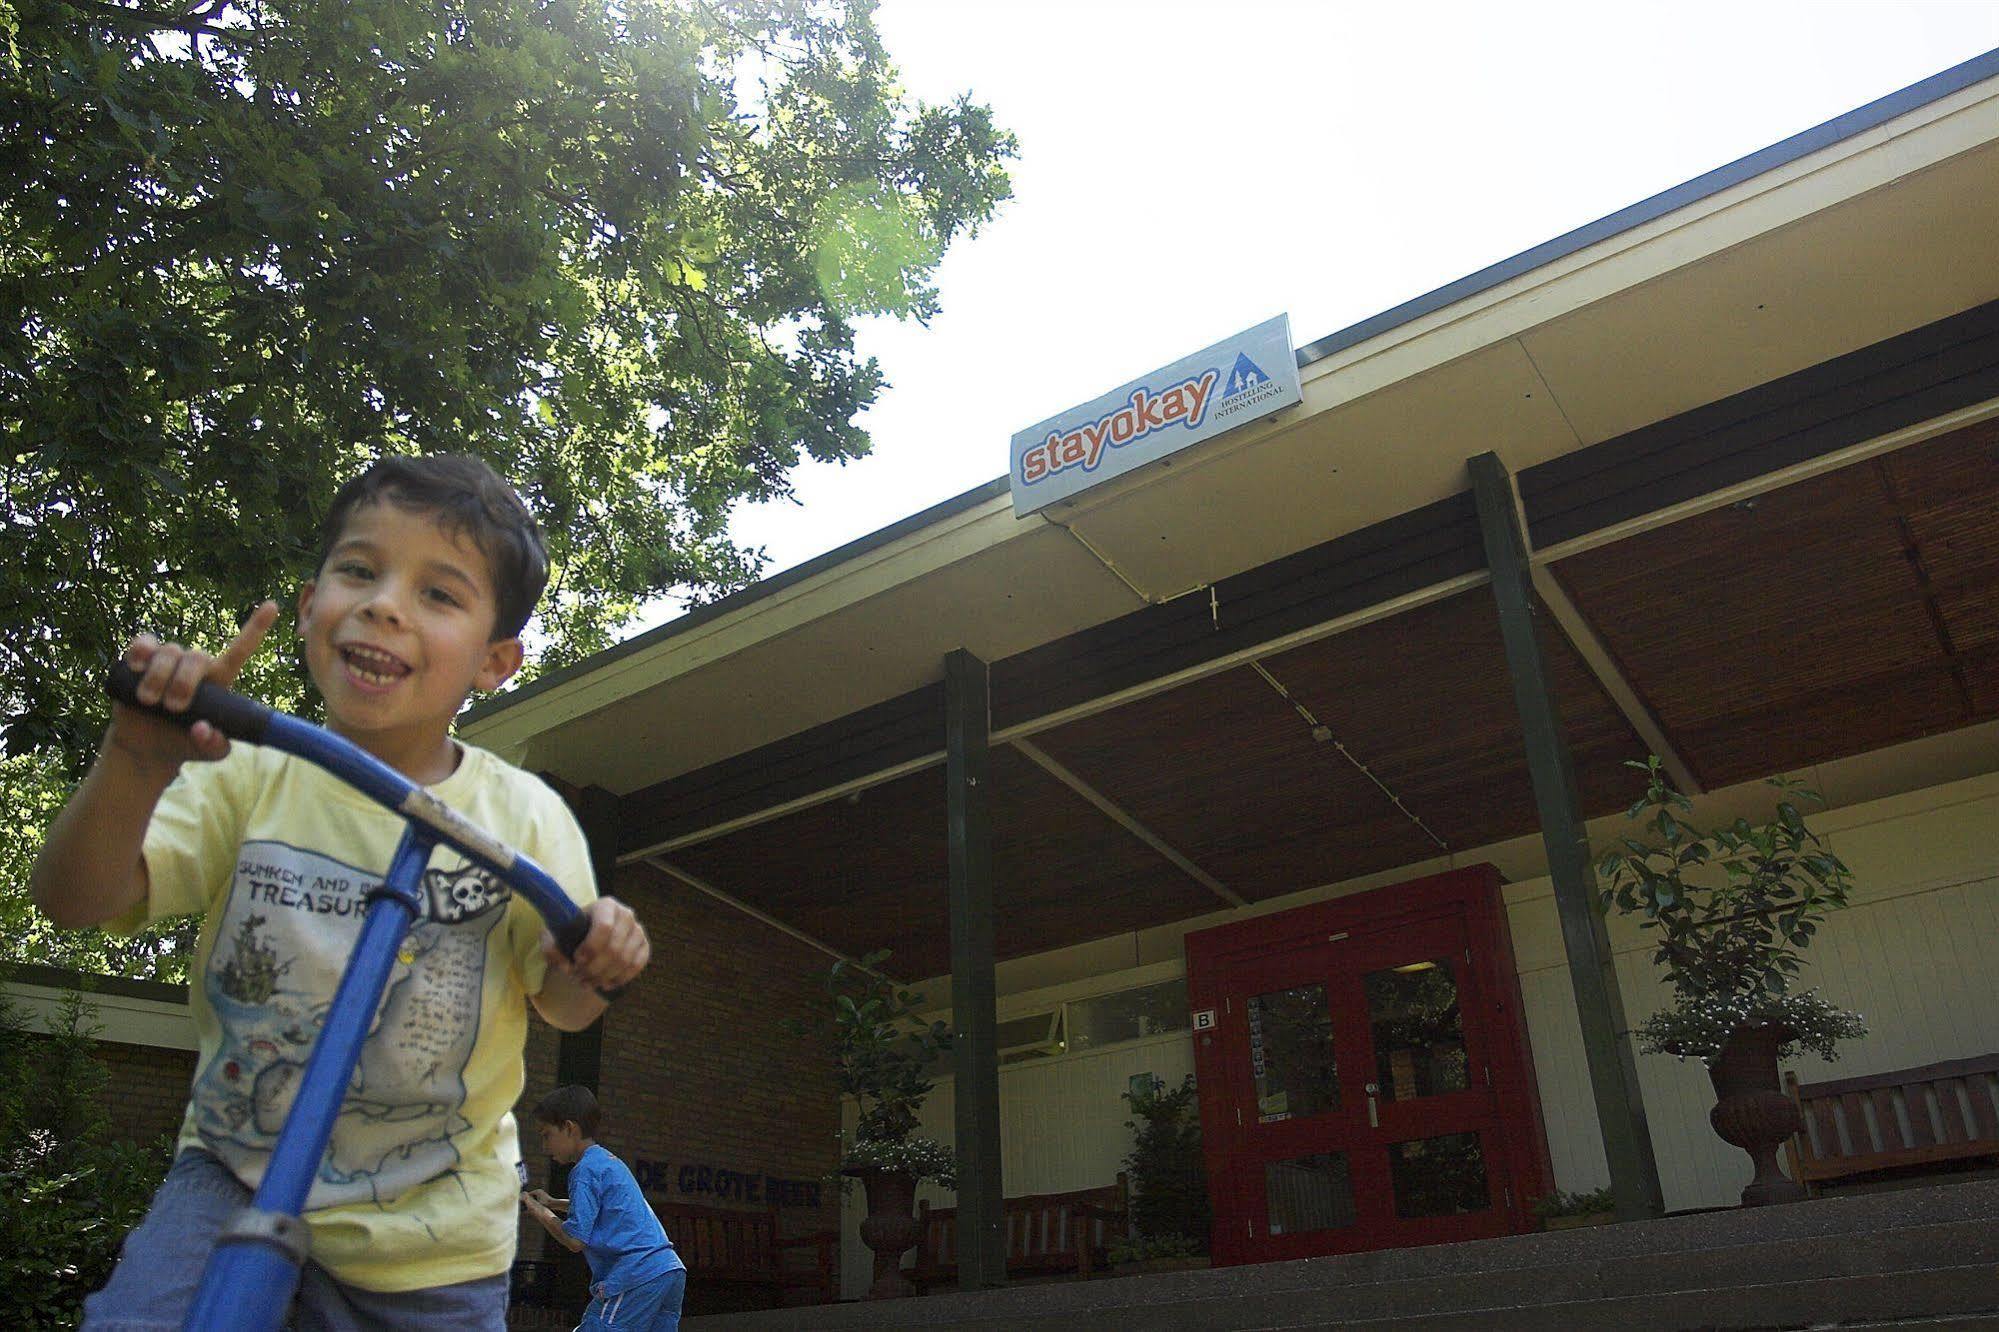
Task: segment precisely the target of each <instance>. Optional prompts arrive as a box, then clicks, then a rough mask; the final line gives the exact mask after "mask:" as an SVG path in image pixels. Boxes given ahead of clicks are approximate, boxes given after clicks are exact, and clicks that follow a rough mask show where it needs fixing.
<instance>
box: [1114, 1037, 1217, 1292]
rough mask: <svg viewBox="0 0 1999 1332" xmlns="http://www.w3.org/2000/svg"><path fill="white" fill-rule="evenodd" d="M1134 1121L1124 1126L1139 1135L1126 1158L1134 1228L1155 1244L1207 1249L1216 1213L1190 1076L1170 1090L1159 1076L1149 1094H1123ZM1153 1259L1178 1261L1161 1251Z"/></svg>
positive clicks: (1195, 1249) (1132, 1227)
mask: <svg viewBox="0 0 1999 1332" xmlns="http://www.w3.org/2000/svg"><path fill="white" fill-rule="evenodd" d="M1121 1095H1122V1096H1123V1097H1124V1100H1125V1102H1126V1103H1127V1104H1128V1105H1130V1106H1131V1112H1132V1114H1133V1115H1134V1116H1135V1118H1132V1119H1127V1120H1126V1121H1125V1127H1126V1128H1128V1129H1131V1130H1132V1132H1133V1133H1134V1134H1135V1137H1134V1139H1133V1141H1132V1147H1131V1154H1130V1155H1128V1156H1126V1157H1125V1158H1124V1167H1125V1170H1126V1172H1127V1173H1128V1174H1129V1176H1130V1183H1131V1190H1132V1197H1131V1229H1132V1232H1133V1234H1134V1235H1135V1236H1136V1237H1138V1238H1139V1239H1142V1240H1146V1241H1152V1242H1155V1244H1156V1243H1159V1242H1164V1241H1168V1240H1170V1239H1175V1238H1178V1239H1184V1240H1185V1241H1186V1243H1187V1244H1188V1246H1189V1247H1188V1248H1187V1249H1186V1250H1184V1252H1187V1253H1206V1252H1207V1251H1208V1230H1209V1227H1210V1226H1211V1225H1212V1224H1213V1219H1214V1217H1213V1212H1212V1209H1211V1208H1210V1206H1209V1203H1208V1175H1207V1167H1206V1165H1205V1163H1204V1162H1203V1161H1202V1159H1201V1112H1200V1108H1199V1106H1198V1104H1197V1102H1196V1101H1195V1090H1194V1077H1193V1075H1192V1074H1191V1073H1190V1074H1188V1075H1187V1076H1186V1077H1185V1078H1183V1079H1182V1080H1181V1082H1180V1085H1179V1086H1178V1087H1175V1088H1173V1089H1172V1090H1171V1091H1168V1090H1167V1089H1166V1084H1165V1083H1163V1082H1161V1081H1160V1080H1159V1079H1157V1078H1155V1079H1153V1081H1152V1086H1151V1088H1150V1089H1149V1090H1146V1091H1140V1092H1129V1091H1128V1092H1123V1093H1121ZM1147 1256H1150V1257H1162V1256H1165V1257H1179V1256H1181V1255H1180V1254H1179V1253H1173V1254H1166V1253H1164V1252H1163V1251H1162V1252H1158V1253H1152V1254H1148V1255H1147Z"/></svg>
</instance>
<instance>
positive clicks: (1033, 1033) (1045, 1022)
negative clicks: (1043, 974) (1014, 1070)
mask: <svg viewBox="0 0 1999 1332" xmlns="http://www.w3.org/2000/svg"><path fill="white" fill-rule="evenodd" d="M993 1034H994V1036H995V1037H996V1038H997V1039H996V1040H995V1041H994V1044H996V1045H997V1046H998V1047H999V1061H1000V1063H1002V1064H1018V1063H1020V1062H1021V1061H1022V1060H1025V1059H1046V1058H1047V1057H1048V1056H1049V1055H1056V1054H1061V1053H1062V1051H1063V1049H1064V1048H1065V1047H1064V1045H1063V1043H1062V1009H1061V1008H1060V1006H1057V1007H1056V1008H1054V1009H1053V1010H1051V1011H1049V1012H1046V1013H1034V1014H1031V1015H1029V1016H1027V1017H1017V1018H1009V1019H1007V1020H1006V1021H1005V1022H1002V1023H1000V1024H999V1025H998V1026H997V1027H995V1028H994V1029H993Z"/></svg>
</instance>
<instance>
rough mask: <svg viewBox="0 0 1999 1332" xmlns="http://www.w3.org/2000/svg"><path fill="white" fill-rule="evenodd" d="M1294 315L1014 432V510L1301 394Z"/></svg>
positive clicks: (1025, 510) (1039, 504) (1031, 507)
mask: <svg viewBox="0 0 1999 1332" xmlns="http://www.w3.org/2000/svg"><path fill="white" fill-rule="evenodd" d="M1303 396H1304V394H1303V391H1302V390H1301V389H1300V387H1299V384H1298V357H1297V353H1296V352H1294V351H1293V350H1292V347H1291V316H1289V315H1278V316H1277V317H1276V318H1275V319H1268V320H1265V321H1264V322H1263V323H1261V324H1258V325H1257V326H1256V327H1255V328H1252V329H1247V330H1245V331H1244V332H1241V333H1238V334H1237V335H1236V336H1234V337H1232V338H1226V339H1224V340H1222V341H1221V342H1218V343H1216V344H1215V345H1214V346H1212V347H1209V348H1206V349H1205V350H1202V351H1198V352H1195V353H1194V354H1193V355H1192V356H1183V357H1181V358H1180V359H1179V360H1177V361H1175V362H1173V364H1171V365H1167V366H1162V367H1160V368H1159V369H1157V370H1155V371H1153V372H1152V373H1151V374H1149V375H1143V376H1140V377H1139V378H1137V379H1134V380H1132V381H1131V382H1130V383H1129V384H1125V385H1122V386H1121V387H1119V388H1117V389H1114V390H1112V391H1111V392H1109V393H1106V394H1105V395H1104V396H1102V397H1101V398H1096V399H1094V400H1092V401H1090V402H1086V403H1084V404H1082V405H1081V406H1080V407H1072V408H1070V409H1069V410H1068V411H1066V412H1063V413H1061V414H1060V415H1059V416H1051V417H1049V418H1048V419H1047V420H1046V421H1043V422H1041V423H1040V424H1039V425H1035V426H1030V427H1029V428H1027V429H1026V430H1023V431H1021V432H1020V433H1019V434H1017V435H1015V436H1014V437H1013V473H1012V474H1013V487H1012V489H1013V511H1014V513H1015V514H1016V515H1021V516H1024V515H1026V514H1030V513H1033V512H1034V511H1035V510H1037V509H1040V508H1044V507H1046V506H1047V505H1050V504H1053V503H1054V502H1055V501H1057V500H1062V499H1067V498H1069V497H1070V496H1071V495H1074V494H1076V493H1077V492H1079V491H1083V490H1087V489H1089V488H1090V487H1091V486H1094V485H1096V484H1097V483H1099V482H1101V481H1108V480H1109V479H1110V478H1112V477H1114V476H1119V475H1122V474H1123V473H1125V472H1129V471H1131V470H1132V469H1133V468H1135V467H1143V466H1144V465H1145V464H1146V463H1149V462H1152V461H1154V460H1156V459H1159V458H1163V457H1165V456H1166V455H1168V454H1171V453H1177V452H1179V451H1180V450H1181V449H1184V448H1186V447H1188V446H1189V445H1192V444H1198V443H1200V442H1201V441H1202V440H1204V439H1212V438H1214V437H1215V436H1216V435H1219V434H1221V433H1222V432H1223V431H1225V430H1233V429H1235V428H1236V427H1237V426H1239V425H1243V424H1246V423H1247V422H1250V421H1254V420H1257V419H1258V418H1260V417H1264V416H1268V415H1270V414H1271V413H1272V412H1274V411H1277V410H1279V409H1280V408H1284V407H1289V406H1290V405H1291V404H1293V403H1295V402H1298V401H1300V400H1301V399H1302V398H1303Z"/></svg>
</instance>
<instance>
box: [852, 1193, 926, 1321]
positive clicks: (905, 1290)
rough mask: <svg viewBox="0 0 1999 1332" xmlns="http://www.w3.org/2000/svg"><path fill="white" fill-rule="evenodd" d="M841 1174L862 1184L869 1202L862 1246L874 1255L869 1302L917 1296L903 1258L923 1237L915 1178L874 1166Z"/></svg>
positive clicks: (863, 1227)
mask: <svg viewBox="0 0 1999 1332" xmlns="http://www.w3.org/2000/svg"><path fill="white" fill-rule="evenodd" d="M840 1173H841V1174H843V1175H852V1176H854V1177H855V1178H856V1179H858V1180H860V1181H861V1188H862V1190H863V1191H864V1192H866V1194H867V1198H868V1215H867V1219H866V1220H864V1221H862V1222H861V1243H863V1244H865V1245H867V1246H868V1248H870V1249H872V1250H873V1251H874V1255H875V1279H874V1284H873V1285H871V1286H869V1287H868V1298H869V1299H871V1300H898V1299H901V1298H902V1297H903V1296H905V1295H914V1294H915V1293H916V1287H915V1286H913V1285H911V1284H910V1281H909V1278H908V1277H906V1276H904V1275H903V1274H902V1255H904V1254H905V1253H908V1252H909V1251H910V1250H911V1249H913V1248H915V1247H916V1241H917V1240H918V1239H919V1238H920V1237H921V1233H922V1232H921V1229H920V1223H919V1222H918V1221H917V1219H916V1176H915V1175H913V1174H911V1173H910V1172H909V1171H907V1170H882V1169H879V1168H877V1167H874V1166H858V1167H853V1168H849V1169H846V1170H842V1171H841V1172H840Z"/></svg>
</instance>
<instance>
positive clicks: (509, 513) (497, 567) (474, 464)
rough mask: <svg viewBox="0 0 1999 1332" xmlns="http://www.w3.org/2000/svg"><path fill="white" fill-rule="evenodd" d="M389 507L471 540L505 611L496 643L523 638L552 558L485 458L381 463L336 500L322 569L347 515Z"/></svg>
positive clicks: (322, 536) (537, 527) (444, 456)
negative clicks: (384, 504) (427, 518)
mask: <svg viewBox="0 0 1999 1332" xmlns="http://www.w3.org/2000/svg"><path fill="white" fill-rule="evenodd" d="M382 500H387V501H389V502H390V503H392V504H394V505H396V507H398V508H401V509H407V510H410V511H412V512H417V513H427V514H433V515H435V516H436V518H437V521H438V523H439V525H440V526H442V527H443V528H444V530H445V531H447V532H449V533H451V534H452V535H454V536H461V537H468V538H470V539H471V541H472V543H473V544H474V545H476V546H477V547H478V548H479V551H480V553H481V554H483V555H484V556H485V557H486V562H487V564H489V565H491V566H492V572H493V595H494V597H495V599H496V601H497V603H498V609H499V614H498V616H497V617H496V618H495V621H494V624H493V641H494V642H498V641H499V640H500V639H503V638H518V637H520V632H521V628H522V627H523V626H524V625H526V624H527V622H528V616H529V615H531V614H533V613H534V606H535V603H536V602H537V601H539V600H541V592H542V589H543V588H545V587H547V586H548V552H547V549H546V548H545V547H544V546H543V544H542V537H541V524H539V523H537V522H536V521H535V520H534V515H533V514H531V513H529V512H528V508H527V505H525V504H523V503H521V497H520V496H519V495H517V494H515V493H514V488H513V487H512V486H510V485H508V484H507V483H506V482H505V481H502V480H501V479H500V478H499V476H498V475H496V474H495V473H494V471H493V469H492V468H490V467H488V466H487V465H486V464H485V463H484V462H482V461H481V460H480V459H478V458H474V457H470V456H468V455H466V454H462V453H438V454H431V455H428V456H425V457H418V458H410V457H403V456H400V455H398V456H393V457H388V458H382V459H379V460H377V461H376V462H375V464H374V465H373V466H372V467H370V468H369V469H368V470H367V471H365V472H363V473H361V475H359V476H357V477H355V478H354V479H353V480H351V481H349V482H348V483H347V484H346V485H344V486H342V487H340V490H339V492H338V493H337V494H335V495H334V497H333V507H332V508H330V509H328V510H327V511H326V521H325V522H323V523H321V524H320V527H319V567H320V568H324V567H325V565H326V557H327V556H328V555H329V554H331V553H332V551H333V544H334V543H335V542H336V541H338V540H340V534H341V533H342V532H344V531H345V530H346V528H347V519H348V516H349V515H350V514H352V513H353V512H354V510H356V509H358V508H360V507H361V506H362V505H364V504H374V503H377V502H379V501H382Z"/></svg>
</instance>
